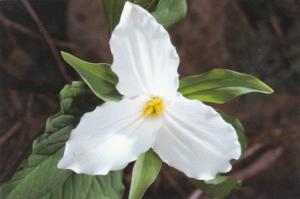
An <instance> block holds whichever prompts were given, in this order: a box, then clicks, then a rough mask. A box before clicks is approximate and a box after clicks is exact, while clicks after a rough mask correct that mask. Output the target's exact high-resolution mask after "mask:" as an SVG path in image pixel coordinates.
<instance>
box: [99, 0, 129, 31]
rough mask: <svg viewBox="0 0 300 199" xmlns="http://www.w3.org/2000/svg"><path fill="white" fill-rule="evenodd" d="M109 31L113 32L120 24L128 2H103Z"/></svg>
mask: <svg viewBox="0 0 300 199" xmlns="http://www.w3.org/2000/svg"><path fill="white" fill-rule="evenodd" d="M102 2H103V5H104V10H105V14H106V19H107V21H108V26H109V31H110V32H112V31H113V30H114V28H115V27H116V25H117V24H118V23H119V20H120V16H121V14H122V11H123V7H124V4H125V2H126V0H102Z"/></svg>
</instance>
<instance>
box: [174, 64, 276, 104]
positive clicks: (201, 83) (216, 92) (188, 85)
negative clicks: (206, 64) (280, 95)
mask: <svg viewBox="0 0 300 199" xmlns="http://www.w3.org/2000/svg"><path fill="white" fill-rule="evenodd" d="M179 91H180V92H181V93H182V94H183V95H184V96H185V97H187V98H190V99H198V100H201V101H203V102H211V103H216V104H222V103H225V102H227V101H229V100H231V99H233V98H235V97H237V96H240V95H243V94H247V93H252V92H260V93H266V94H270V93H272V92H273V90H272V89H271V88H270V87H269V86H268V85H266V84H265V83H263V82H262V81H260V80H259V79H257V78H256V77H254V76H252V75H248V74H244V73H239V72H235V71H232V70H227V69H213V70H211V71H209V72H207V73H204V74H200V75H195V76H189V77H186V78H183V79H181V80H180V88H179Z"/></svg>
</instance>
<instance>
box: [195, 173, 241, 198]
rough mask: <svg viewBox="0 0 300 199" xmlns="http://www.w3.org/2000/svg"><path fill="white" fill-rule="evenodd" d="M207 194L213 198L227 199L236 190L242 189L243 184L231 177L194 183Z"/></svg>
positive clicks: (220, 177)
mask: <svg viewBox="0 0 300 199" xmlns="http://www.w3.org/2000/svg"><path fill="white" fill-rule="evenodd" d="M194 182H195V184H196V185H198V186H199V187H200V188H201V189H202V190H203V191H204V192H205V193H206V194H208V195H210V196H211V197H213V198H217V199H222V198H226V197H227V196H228V195H229V194H230V193H231V192H232V191H233V190H234V189H238V188H240V187H241V184H240V183H239V182H238V181H237V180H236V179H234V178H233V177H231V176H217V177H216V178H215V179H213V180H208V181H194Z"/></svg>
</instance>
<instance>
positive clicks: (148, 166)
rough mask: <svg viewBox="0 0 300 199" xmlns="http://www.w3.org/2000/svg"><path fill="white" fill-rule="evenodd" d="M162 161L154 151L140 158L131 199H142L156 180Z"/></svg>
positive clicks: (136, 165)
mask: <svg viewBox="0 0 300 199" xmlns="http://www.w3.org/2000/svg"><path fill="white" fill-rule="evenodd" d="M161 166H162V161H161V160H160V158H159V157H158V156H157V155H156V154H155V153H154V152H153V151H152V150H150V151H148V152H146V153H144V154H142V155H140V156H139V158H138V159H137V161H136V162H135V164H134V167H133V172H132V179H131V186H130V192H129V199H140V198H142V196H143V195H144V193H145V192H146V190H147V189H148V188H149V186H150V185H151V184H152V183H153V182H154V180H155V179H156V177H157V175H158V173H159V171H160V168H161Z"/></svg>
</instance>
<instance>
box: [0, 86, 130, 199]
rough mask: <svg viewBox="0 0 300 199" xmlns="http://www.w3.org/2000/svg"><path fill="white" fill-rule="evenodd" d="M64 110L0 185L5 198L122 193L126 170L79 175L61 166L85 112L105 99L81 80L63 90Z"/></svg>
mask: <svg viewBox="0 0 300 199" xmlns="http://www.w3.org/2000/svg"><path fill="white" fill-rule="evenodd" d="M60 102H61V110H60V111H59V112H58V113H57V114H55V115H53V116H51V117H50V118H49V119H48V120H47V123H46V128H45V132H44V134H42V135H41V136H39V137H38V138H37V139H36V140H35V141H34V143H33V147H32V153H31V155H29V157H28V158H27V159H26V160H25V161H23V163H22V164H21V165H20V167H19V168H18V171H17V172H16V173H15V174H14V176H13V177H12V178H11V179H10V180H9V181H8V182H6V183H4V184H3V185H2V186H1V187H0V198H5V199H96V198H112V199H119V198H121V197H122V193H123V190H124V187H123V184H122V173H121V172H111V173H109V174H108V175H106V176H87V175H78V174H75V173H73V172H71V171H69V170H61V169H57V163H58V160H59V159H60V158H61V157H62V154H63V151H64V145H65V142H66V140H67V139H68V138H69V135H70V132H71V130H72V129H73V128H74V127H75V126H76V125H77V123H78V122H79V119H80V117H81V115H82V114H83V113H85V112H88V111H91V110H93V109H94V108H95V106H97V105H99V104H100V103H101V101H100V100H99V99H98V98H96V97H94V96H93V94H92V93H91V92H90V90H89V89H88V88H87V87H86V86H85V85H84V84H83V83H81V82H73V83H72V84H71V85H66V86H65V88H64V89H63V90H62V91H61V93H60Z"/></svg>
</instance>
